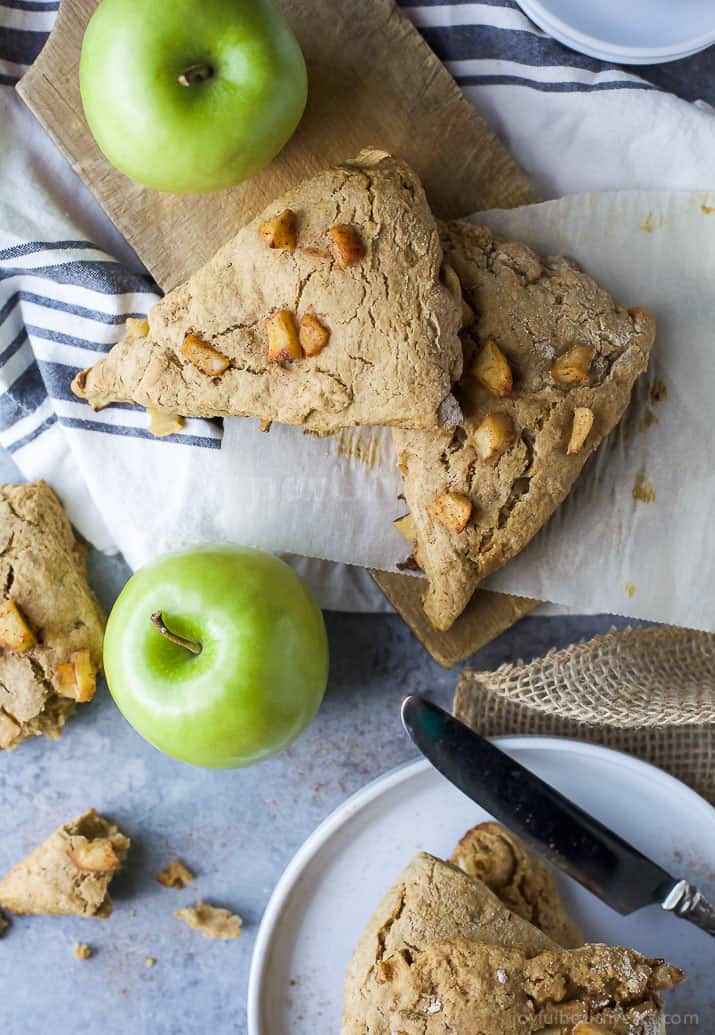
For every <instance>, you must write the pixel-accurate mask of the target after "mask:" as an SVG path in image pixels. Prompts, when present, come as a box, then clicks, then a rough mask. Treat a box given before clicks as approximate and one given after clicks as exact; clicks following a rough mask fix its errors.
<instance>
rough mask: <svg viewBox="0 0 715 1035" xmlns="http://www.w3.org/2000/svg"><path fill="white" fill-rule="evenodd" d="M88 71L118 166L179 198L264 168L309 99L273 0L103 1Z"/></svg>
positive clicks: (83, 86)
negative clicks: (179, 195) (181, 195)
mask: <svg viewBox="0 0 715 1035" xmlns="http://www.w3.org/2000/svg"><path fill="white" fill-rule="evenodd" d="M79 74H80V90H81V94H82V104H83V107H84V112H85V116H86V118H87V122H88V123H89V127H90V129H91V130H92V134H93V135H94V138H95V140H96V141H97V143H98V145H99V147H100V148H101V150H102V151H103V152H104V154H105V156H106V157H107V158H108V159H109V161H110V162H111V163H112V164H113V165H114V166H116V168H117V169H119V170H121V171H122V172H123V173H125V174H126V175H127V176H129V177H131V179H133V180H137V181H139V182H140V183H144V184H146V185H147V186H150V187H154V188H156V189H157V190H161V191H170V192H172V193H177V194H181V193H187V192H203V191H214V190H219V189H221V188H223V187H229V186H231V185H232V184H234V183H239V182H240V181H241V180H245V179H247V178H248V177H249V176H252V175H253V174H254V173H255V172H257V171H258V170H259V169H261V168H262V167H263V166H264V165H266V164H267V163H268V162H269V161H270V160H271V159H272V158H273V157H275V155H276V154H277V153H278V152H279V151H280V150H281V148H282V147H283V145H284V144H285V143H286V141H287V140H288V139H289V138H290V137H291V135H292V134H293V132H294V130H295V128H296V126H297V125H298V122H299V121H300V117H301V115H302V114H303V110H304V108H305V103H306V98H307V92H308V79H307V73H306V69H305V62H304V60H303V55H302V53H301V50H300V47H299V45H298V42H297V40H296V38H295V36H294V35H293V33H292V31H291V29H290V28H289V26H288V24H287V22H286V21H285V19H284V18H283V15H282V14H280V12H279V11H278V10H277V9H276V8H275V7H274V6H273V3H272V0H150V2H147V0H102V3H101V4H100V5H99V7H98V8H97V10H96V11H95V13H94V14H93V16H92V18H91V19H90V22H89V25H88V26H87V30H86V32H85V35H84V40H83V43H82V55H81V59H80V68H79Z"/></svg>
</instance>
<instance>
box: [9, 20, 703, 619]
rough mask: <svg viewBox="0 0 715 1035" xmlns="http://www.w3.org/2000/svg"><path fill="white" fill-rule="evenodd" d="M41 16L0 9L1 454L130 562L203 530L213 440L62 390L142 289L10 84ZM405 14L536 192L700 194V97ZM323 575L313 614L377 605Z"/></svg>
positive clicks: (498, 25) (499, 30)
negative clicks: (96, 406) (153, 432)
mask: <svg viewBox="0 0 715 1035" xmlns="http://www.w3.org/2000/svg"><path fill="white" fill-rule="evenodd" d="M57 7H58V3H56V2H54V0H49V2H35V0H0V444H2V445H3V446H4V447H5V448H6V449H7V450H9V452H10V453H11V454H12V456H13V457H14V459H15V461H16V463H17V465H18V466H19V468H20V469H21V471H22V473H23V475H25V476H26V477H27V478H39V477H44V478H46V479H47V480H48V481H49V482H50V483H51V484H52V485H53V486H54V487H55V488H56V489H57V490H58V491H59V492H60V494H61V496H62V498H63V499H64V500H65V502H66V504H67V506H68V510H69V512H70V516H71V517H72V519H73V521H74V522H75V524H76V525H77V526H78V527H79V529H80V530H81V531H82V532H83V533H84V534H85V535H86V536H87V537H88V538H89V539H90V541H91V542H93V543H94V544H95V545H97V546H98V547H100V548H102V549H108V548H111V547H115V548H119V549H121V550H122V552H123V553H124V554H125V555H126V557H127V559H128V561H129V563H130V564H132V565H134V566H135V565H138V564H140V563H142V562H143V561H144V560H146V559H147V558H149V557H150V556H152V555H153V554H155V553H156V552H157V550H158V549H163V548H165V547H166V546H167V545H168V544H172V543H179V542H185V541H191V540H199V539H203V540H207V539H215V538H217V514H219V513H220V509H221V497H222V483H221V478H222V477H225V472H223V469H222V465H221V453H222V450H221V448H220V447H221V441H222V431H221V427H220V425H219V424H217V423H212V422H207V421H189V422H187V424H186V427H185V429H184V430H183V431H182V432H181V433H179V434H177V435H173V436H170V437H169V438H168V439H164V440H161V441H159V440H156V439H153V438H152V437H151V436H150V435H149V433H148V432H147V429H146V416H145V414H144V413H143V412H141V411H139V410H137V409H134V408H132V407H129V406H115V407H111V408H110V409H108V410H106V411H103V412H99V413H93V412H92V411H91V409H90V408H89V407H88V406H86V405H85V404H83V403H80V402H79V401H78V400H76V399H75V398H74V397H73V396H72V395H71V393H70V391H69V384H70V381H71V379H72V377H73V375H74V373H75V372H76V371H77V370H78V369H80V368H82V367H86V366H89V365H91V363H92V362H94V361H95V360H96V358H97V356H98V355H99V354H100V353H103V352H105V351H107V350H108V349H109V348H110V347H111V345H112V344H113V343H114V342H115V341H116V340H117V339H118V337H119V336H120V335H121V330H122V323H123V321H124V319H125V317H126V316H128V315H141V314H143V313H145V312H146V311H147V309H148V308H149V307H150V305H151V304H152V302H153V301H154V300H155V298H156V297H157V293H156V288H155V286H154V285H153V284H152V283H151V281H150V279H149V278H148V277H147V276H146V274H145V273H144V272H143V271H142V269H141V267H140V265H139V263H138V262H137V260H136V258H135V257H134V256H133V255H132V253H131V252H130V251H129V249H128V247H127V246H126V244H125V242H123V241H122V240H121V238H120V237H119V235H118V234H117V233H116V231H115V230H114V228H113V227H112V226H111V225H110V224H109V222H108V220H107V219H106V217H105V216H104V214H103V213H102V212H101V210H100V209H99V206H98V205H97V204H96V202H95V201H94V199H93V197H92V196H91V195H90V194H89V192H88V191H87V190H86V189H85V188H84V187H83V186H82V184H81V183H80V182H79V181H78V179H77V178H76V177H75V175H74V174H73V173H72V171H71V170H70V168H69V166H68V165H67V163H66V162H65V160H64V159H63V157H62V156H61V155H60V154H59V152H58V151H57V150H56V148H55V147H54V146H53V145H52V143H51V142H50V140H49V139H48V138H47V137H46V136H45V134H44V133H43V131H42V130H41V128H40V127H39V125H37V124H36V122H35V121H34V119H33V117H32V115H31V114H30V113H29V111H27V110H26V109H25V107H24V105H23V104H22V102H21V101H20V99H19V97H18V96H17V95H16V94H15V91H14V89H13V87H14V85H15V83H16V82H17V80H18V79H19V78H20V77H21V75H22V74H23V72H24V71H25V69H26V68H27V67H28V66H29V65H30V64H31V63H32V61H33V60H34V58H35V57H36V56H37V54H38V53H39V51H40V49H41V48H42V46H43V44H44V41H45V39H46V37H47V34H48V33H49V31H50V30H51V28H52V24H53V22H54V18H55V15H56V11H57ZM403 7H404V11H405V13H406V14H407V16H408V17H410V18H411V19H412V20H413V21H414V23H415V24H416V25H417V26H418V28H419V29H420V31H421V32H423V33H424V35H425V36H426V38H427V40H428V42H429V43H430V44H431V45H432V46H433V48H434V49H435V50H436V51H437V53H438V54H439V55H440V56H441V57H442V58H443V59H444V60H445V61H446V63H447V66H448V68H449V69H450V71H451V72H452V73H453V74H454V76H455V77H456V79H457V80H458V82H459V83H460V84H461V85H462V87H463V89H464V91H465V93H466V95H467V96H468V97H469V98H470V99H472V100H473V101H474V103H475V104H477V105H478V107H479V108H480V110H481V111H482V113H483V114H484V115H485V117H486V118H487V120H488V121H489V122H490V123H491V124H492V126H493V127H494V128H495V129H496V130H497V131H498V132H499V134H500V135H501V136H502V137H503V138H504V139H505V140H506V142H507V144H508V146H509V147H510V149H511V151H512V153H513V154H514V156H515V157H516V159H517V160H518V161H519V162H520V163H521V164H522V165H523V166H524V168H525V169H526V170H527V172H528V173H529V175H530V177H531V178H532V179H533V182H534V183H535V185H536V187H537V189H538V190H539V191H540V193H541V194H542V196H544V197H546V198H549V197H555V196H558V195H560V194H562V193H567V192H572V191H586V190H610V189H616V188H623V187H653V188H676V189H678V188H680V189H707V188H712V187H713V186H714V185H715V184H714V182H713V176H714V174H713V169H715V119H714V118H713V112H712V109H711V108H710V107H709V106H708V105H707V104H705V103H691V102H689V101H686V100H683V99H680V98H678V97H676V96H674V95H672V94H670V93H668V92H667V91H665V90H664V89H662V88H660V87H657V86H655V85H653V84H651V83H649V82H646V81H645V80H644V79H642V78H640V77H639V76H638V75H636V74H634V73H633V72H631V71H624V70H622V69H620V68H617V67H615V66H609V65H605V64H603V63H601V62H598V61H594V60H591V59H589V58H585V57H582V56H581V55H578V54H575V53H573V52H571V51H569V50H567V49H565V48H563V47H562V46H560V45H559V44H557V43H555V42H553V41H552V40H550V39H548V38H547V37H546V36H544V34H543V33H541V32H540V31H539V30H538V29H536V27H535V26H534V25H533V24H532V23H531V22H530V21H529V20H528V19H527V18H526V17H525V16H524V15H523V14H522V13H521V11H520V9H519V8H518V6H517V4H516V3H513V2H511V0H477V2H470V3H448V2H443V0H433V2H430V3H423V4H421V5H419V6H415V5H414V4H408V3H405V4H404V5H403ZM708 60H710V64H709V68H710V70H711V75H710V76H709V77H708V76H707V75H706V74H705V75H703V82H706V81H707V80H708V78H709V80H710V82H712V81H713V78H714V77H713V76H712V71H714V70H715V60H713V59H712V54H711V55H710V59H708V58H707V56H706V58H705V59H703V58H702V57H701V58H699V59H698V64H697V68H698V69H701V73H702V72H707V67H706V66H707V62H708ZM693 67H694V68H695V67H696V66H695V65H694V66H693ZM690 89H692V90H694V91H695V94H692V93H691V96H694V95H697V91H696V87H695V85H693V84H691V85H690ZM253 430H254V429H252V428H251V429H250V433H251V434H252V433H253ZM248 433H249V431H248V430H247V434H248ZM286 463H287V464H288V468H287V470H289V466H290V458H289V457H287V458H286ZM222 472H223V473H222ZM152 514H154V515H155V518H156V519H155V520H153V521H152V520H151V515H152ZM159 526H160V527H161V534H160V535H159V533H158V528H159ZM325 570H326V571H327V570H328V569H325ZM322 572H323V569H322V568H321V575H320V576H319V582H320V580H325V586H324V587H323V588H322V589H321V586H320V585H318V590H319V594H320V596H321V600H322V602H323V603H324V604H325V605H326V606H356V607H366V608H374V607H378V606H380V605H379V603H378V600H379V597H378V596H377V595H376V594H375V593H374V592H373V591H372V590H371V589H370V587H369V583H368V582H367V580H365V579H364V578H363V576H362V575H360V574H358V575H355V577H354V578H352V577H351V578H350V579H348V580H347V583H346V579H345V577H344V571H343V570H342V569H334V568H331V569H329V572H330V574H329V575H328V576H325V575H324V574H323V573H322ZM346 584H347V589H346V588H345V586H346Z"/></svg>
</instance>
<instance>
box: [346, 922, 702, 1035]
mask: <svg viewBox="0 0 715 1035" xmlns="http://www.w3.org/2000/svg"><path fill="white" fill-rule="evenodd" d="M681 978H682V974H681V973H680V972H679V971H677V970H676V969H675V968H671V967H668V966H667V965H665V964H663V962H662V960H651V959H646V958H644V957H643V956H641V955H640V954H639V953H636V952H633V951H631V950H629V949H621V948H611V947H609V946H605V945H587V946H584V947H583V948H581V949H577V950H575V951H573V952H569V951H567V950H563V949H562V950H554V951H547V952H544V953H541V954H539V955H537V956H533V957H531V958H528V957H526V956H525V955H524V953H523V952H521V951H520V950H519V949H517V948H505V947H504V946H501V945H484V944H477V943H475V942H472V941H469V940H466V939H456V940H454V941H437V942H433V943H432V944H430V945H429V946H427V947H426V948H424V949H416V950H415V949H412V948H407V947H406V948H403V949H401V950H398V951H396V952H395V953H394V954H392V955H391V956H389V957H388V958H386V959H384V960H383V961H382V962H380V963H379V964H377V965H376V967H375V968H374V969H373V971H372V972H371V973H370V975H369V977H368V979H367V982H366V985H365V987H364V989H363V996H362V998H361V999H359V1000H353V1001H349V1002H348V1003H347V1004H346V1015H345V1018H344V1022H343V1035H364V1033H365V1032H370V1035H394V1033H396V1032H399V1033H400V1035H454V1033H455V1032H459V1035H532V1033H536V1032H543V1030H544V1029H545V1028H547V1027H548V1028H549V1030H555V1031H565V1032H566V1031H571V1030H572V1026H573V1025H575V1024H577V1023H578V1022H579V1021H593V1022H594V1023H602V1022H605V1023H607V1024H608V1030H609V1031H612V1032H613V1033H614V1035H651V1033H653V1035H655V1033H656V1032H659V1031H661V1030H663V1029H662V1028H661V1020H662V1011H661V1003H660V999H659V997H658V995H657V992H658V990H660V989H666V988H671V987H672V986H673V985H674V984H677V982H678V981H679V980H681ZM552 1026H553V1027H552Z"/></svg>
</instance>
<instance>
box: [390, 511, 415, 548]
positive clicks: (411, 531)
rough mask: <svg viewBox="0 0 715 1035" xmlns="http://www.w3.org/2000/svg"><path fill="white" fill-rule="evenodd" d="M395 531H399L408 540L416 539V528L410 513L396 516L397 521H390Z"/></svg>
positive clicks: (411, 541) (412, 541)
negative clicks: (399, 516)
mask: <svg viewBox="0 0 715 1035" xmlns="http://www.w3.org/2000/svg"><path fill="white" fill-rule="evenodd" d="M392 524H393V527H394V529H395V531H396V532H399V533H400V535H401V536H403V538H405V539H407V540H408V542H410V543H414V541H415V540H416V539H417V529H416V528H415V519H414V518H413V517H412V515H411V514H405V516H404V517H401V518H398V519H397V521H393V522H392Z"/></svg>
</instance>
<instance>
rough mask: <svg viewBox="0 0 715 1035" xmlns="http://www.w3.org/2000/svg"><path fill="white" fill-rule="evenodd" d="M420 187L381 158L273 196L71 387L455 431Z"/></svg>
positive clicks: (453, 367) (442, 307) (457, 369)
mask: <svg viewBox="0 0 715 1035" xmlns="http://www.w3.org/2000/svg"><path fill="white" fill-rule="evenodd" d="M442 259H443V257H442V247H441V244H440V238H439V231H438V228H437V225H436V223H435V220H434V217H433V216H432V213H431V211H430V208H429V205H428V204H427V200H426V198H425V194H424V191H423V189H422V186H421V184H420V182H419V180H418V178H417V176H416V175H415V173H414V172H413V171H412V170H411V169H410V168H409V166H407V165H406V164H405V163H404V162H401V161H399V160H398V159H397V158H393V157H391V156H390V155H387V154H385V152H382V151H363V152H361V154H359V155H358V156H357V158H355V159H354V160H353V161H350V162H346V163H344V164H343V165H339V166H337V167H335V168H333V169H328V170H326V171H325V172H322V173H319V174H318V175H317V176H315V177H314V178H313V179H311V180H308V181H307V182H305V183H303V184H301V185H300V186H298V187H296V188H295V189H294V190H292V191H290V192H289V193H288V194H286V195H284V196H283V197H282V198H279V199H278V200H277V201H275V202H273V203H272V204H271V205H269V206H268V208H267V209H266V210H265V211H264V212H263V213H262V214H261V215H260V216H258V218H256V219H254V220H253V222H251V223H249V224H248V225H247V226H245V227H243V228H242V229H241V230H239V232H238V233H237V234H236V236H235V237H234V238H233V239H232V240H231V241H229V242H228V244H226V245H225V246H224V247H223V248H221V249H220V251H219V252H217V254H216V255H215V256H214V258H213V259H211V260H210V261H209V262H208V263H207V264H206V266H204V267H203V269H201V270H199V271H198V273H196V274H194V276H193V277H191V279H190V280H188V281H187V282H186V283H184V284H181V285H180V286H179V287H176V288H174V290H173V291H170V292H169V293H168V294H167V295H166V297H165V298H164V299H162V301H161V302H159V303H158V304H157V305H156V306H154V308H153V309H152V310H151V312H150V313H149V318H148V322H147V321H139V320H133V321H130V322H129V324H128V327H127V334H126V337H125V338H124V339H123V340H122V341H120V342H119V343H118V344H117V345H115V346H114V348H113V349H112V350H111V351H110V353H109V354H108V355H107V356H106V357H105V358H104V359H101V360H100V361H99V363H97V364H96V365H95V366H94V367H92V368H91V369H89V370H85V371H83V372H82V373H80V374H79V375H78V376H77V377H76V378H75V380H74V382H73V385H72V388H73V391H74V392H75V394H77V395H79V396H80V397H81V398H83V399H86V400H87V401H88V402H89V403H91V405H92V406H93V407H94V408H95V409H99V408H100V407H102V406H105V405H107V404H108V403H111V402H133V403H139V404H140V405H142V406H146V407H148V408H150V409H152V410H154V411H160V412H163V413H164V414H172V413H173V414H181V415H182V416H190V417H225V416H245V417H257V418H259V419H260V420H262V421H273V420H275V421H281V422H283V423H285V424H297V425H301V426H302V427H304V428H306V429H310V430H311V431H314V432H318V433H323V434H325V433H331V432H334V431H337V430H339V429H341V428H346V427H351V426H353V425H358V424H368V425H388V426H396V427H403V428H432V427H438V426H440V425H442V426H454V425H455V423H456V422H457V421H458V420H459V416H460V415H459V410H458V408H457V404H456V402H455V399H454V396H453V395H452V385H453V383H454V382H455V381H456V380H457V379H458V378H459V376H460V374H461V370H462V349H461V345H460V341H459V333H458V332H459V328H460V325H461V301H460V299H459V285H458V282H457V280H456V278H455V277H454V276H453V275H450V273H449V271H445V270H443V268H442Z"/></svg>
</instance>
